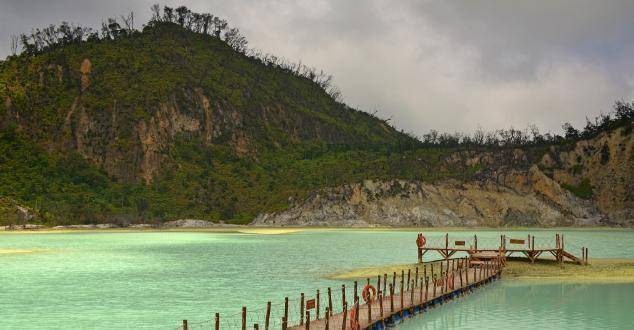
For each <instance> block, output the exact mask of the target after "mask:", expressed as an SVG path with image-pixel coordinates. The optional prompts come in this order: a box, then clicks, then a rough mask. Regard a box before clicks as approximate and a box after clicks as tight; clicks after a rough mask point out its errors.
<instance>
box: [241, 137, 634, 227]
mask: <svg viewBox="0 0 634 330" xmlns="http://www.w3.org/2000/svg"><path fill="white" fill-rule="evenodd" d="M631 131H632V130H631V128H629V129H628V128H627V127H625V128H621V129H617V130H615V131H612V132H609V133H603V134H601V135H599V136H598V137H596V138H594V139H592V140H587V141H580V142H578V143H577V144H576V145H574V146H573V147H572V148H571V147H570V146H567V147H565V146H559V147H551V148H549V149H548V150H547V151H546V152H545V153H543V154H541V156H540V157H536V156H535V155H534V154H533V155H532V158H531V156H530V155H528V154H527V153H526V152H524V151H523V150H520V149H515V150H510V151H508V150H507V151H503V152H498V153H491V152H487V153H477V152H457V153H454V154H452V155H451V156H450V157H448V159H447V160H446V161H445V164H446V165H444V166H452V164H467V165H469V166H471V165H473V164H477V165H479V166H481V167H482V170H480V171H479V172H478V173H476V174H475V175H474V176H473V177H472V178H471V179H470V180H465V181H464V182H458V181H455V180H446V181H441V182H436V183H429V182H420V181H405V180H388V181H372V180H366V181H363V182H361V183H355V184H348V185H343V186H340V187H333V188H328V189H322V190H319V191H317V192H314V193H312V194H311V195H309V196H308V197H307V198H306V199H304V200H303V201H301V202H299V203H297V204H295V205H293V206H292V207H291V208H289V209H288V210H285V211H282V212H277V213H270V214H260V215H258V216H257V217H256V218H255V219H254V220H253V222H252V224H254V225H270V226H353V225H355V226H370V225H381V226H596V225H612V226H613V225H616V226H634V216H633V213H632V212H633V210H634V207H633V205H632V189H634V182H633V181H632V180H633V176H634V161H633V158H632V150H633V139H632V135H633V134H631ZM606 150H607V151H606ZM582 182H589V186H586V189H589V190H590V194H591V195H588V196H586V195H582V194H581V193H580V192H578V191H577V190H576V189H575V187H576V186H577V185H580V184H581V183H582ZM586 185H587V184H586Z"/></svg>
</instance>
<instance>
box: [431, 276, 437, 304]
mask: <svg viewBox="0 0 634 330" xmlns="http://www.w3.org/2000/svg"><path fill="white" fill-rule="evenodd" d="M431 277H432V284H434V294H433V296H432V298H436V274H433V275H432V276H431Z"/></svg>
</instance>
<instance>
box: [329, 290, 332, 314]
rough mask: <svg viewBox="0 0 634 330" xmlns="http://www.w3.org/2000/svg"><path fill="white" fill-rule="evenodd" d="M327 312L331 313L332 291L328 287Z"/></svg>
mask: <svg viewBox="0 0 634 330" xmlns="http://www.w3.org/2000/svg"><path fill="white" fill-rule="evenodd" d="M328 314H332V291H331V290H330V288H328Z"/></svg>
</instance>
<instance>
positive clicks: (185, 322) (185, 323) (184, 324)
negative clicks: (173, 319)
mask: <svg viewBox="0 0 634 330" xmlns="http://www.w3.org/2000/svg"><path fill="white" fill-rule="evenodd" d="M183 330H187V320H183Z"/></svg>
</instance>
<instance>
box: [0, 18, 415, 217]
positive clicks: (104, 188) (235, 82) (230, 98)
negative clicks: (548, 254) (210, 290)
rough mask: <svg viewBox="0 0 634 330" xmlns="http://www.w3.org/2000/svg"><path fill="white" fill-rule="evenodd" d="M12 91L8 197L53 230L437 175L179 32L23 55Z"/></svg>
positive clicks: (372, 126)
mask: <svg viewBox="0 0 634 330" xmlns="http://www.w3.org/2000/svg"><path fill="white" fill-rule="evenodd" d="M86 61H88V62H89V63H90V64H89V68H88V69H87V68H86V64H85V63H86ZM82 64H84V67H82ZM0 86H2V88H0V99H2V100H4V107H3V108H4V109H3V111H2V112H0V127H1V128H2V132H1V133H0V149H1V150H0V151H1V152H0V154H1V155H2V156H0V157H1V158H0V169H1V171H0V196H3V197H6V198H10V199H13V200H16V201H18V202H19V203H21V204H23V205H26V206H29V207H30V208H32V209H34V210H36V211H37V213H38V214H39V216H40V217H39V219H40V220H41V221H43V222H45V223H49V224H53V223H90V222H113V221H114V222H123V223H128V222H136V221H143V222H146V221H163V220H168V219H175V218H183V217H195V218H200V219H210V220H227V221H234V222H247V221H249V220H250V219H251V218H252V217H253V216H255V215H256V214H257V213H258V212H260V211H264V210H267V211H270V210H277V209H281V208H285V207H286V206H287V204H288V201H289V197H291V198H301V197H302V196H303V195H305V194H306V193H307V192H308V191H310V190H313V189H315V188H319V187H323V186H328V185H336V184H340V183H345V182H350V181H355V180H360V179H364V178H369V177H377V178H378V177H392V176H394V175H399V176H414V175H416V176H424V175H427V174H425V173H424V172H423V171H417V172H416V173H414V172H411V171H410V170H405V168H404V167H403V166H402V165H400V160H401V158H402V155H396V154H390V152H388V150H391V151H398V150H409V149H412V147H413V146H415V145H416V144H418V143H419V142H418V141H417V140H415V139H413V138H411V137H409V136H407V135H405V134H403V133H400V132H398V131H396V130H395V129H394V128H392V127H391V126H389V125H388V124H387V123H386V122H385V121H382V120H379V119H377V118H376V117H373V116H371V115H369V114H367V113H365V112H361V111H357V110H354V109H351V108H349V107H347V106H346V105H344V104H342V103H340V102H338V101H336V100H335V99H333V98H332V97H331V96H330V95H329V94H328V93H326V91H324V89H323V88H322V87H323V86H320V85H319V84H317V83H315V82H314V81H312V80H311V79H308V78H306V77H302V76H299V75H294V74H291V73H289V72H287V71H286V70H284V69H282V68H280V67H275V66H268V65H266V64H265V63H262V62H261V61H258V60H256V59H253V58H250V57H247V56H245V55H244V54H241V53H239V52H236V51H235V50H234V49H232V48H231V47H229V46H228V45H227V43H226V42H225V41H223V40H220V39H218V38H215V37H214V36H210V35H205V34H201V33H195V32H192V31H189V30H187V29H185V28H183V27H181V26H179V25H178V24H175V23H169V22H155V23H154V24H152V25H151V26H148V27H146V28H145V29H144V30H143V31H142V32H134V33H130V34H129V35H126V36H123V37H118V38H113V39H105V40H104V39H101V40H89V41H84V42H80V43H71V44H68V45H64V46H62V47H55V48H53V49H49V50H47V51H44V52H40V53H37V54H27V53H26V52H25V53H23V54H21V55H19V56H12V57H10V58H8V59H7V60H6V61H4V62H2V63H1V66H0ZM166 109H167V110H166ZM152 125H154V126H152ZM152 127H154V128H152ZM148 132H150V133H148ZM148 149H151V150H152V152H148ZM397 162H398V163H399V165H397V164H394V163H397Z"/></svg>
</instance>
